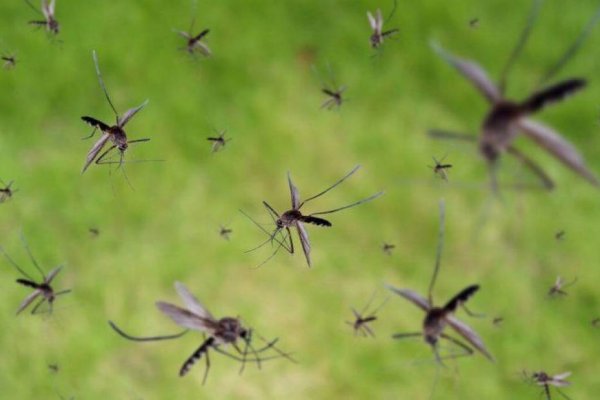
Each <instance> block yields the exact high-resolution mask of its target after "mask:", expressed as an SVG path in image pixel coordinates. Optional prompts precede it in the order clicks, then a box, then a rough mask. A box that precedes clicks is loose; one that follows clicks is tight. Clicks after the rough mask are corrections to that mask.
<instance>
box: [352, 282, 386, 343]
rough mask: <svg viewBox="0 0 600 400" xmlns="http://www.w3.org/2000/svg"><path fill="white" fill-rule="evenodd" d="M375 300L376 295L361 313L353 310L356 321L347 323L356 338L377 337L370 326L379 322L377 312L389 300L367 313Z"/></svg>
mask: <svg viewBox="0 0 600 400" xmlns="http://www.w3.org/2000/svg"><path fill="white" fill-rule="evenodd" d="M374 298H375V293H373V295H372V296H371V299H370V300H369V302H368V303H367V304H366V305H365V307H364V308H363V309H362V310H361V311H360V312H358V311H356V309H354V308H351V310H352V314H353V315H354V321H346V323H347V324H348V325H350V326H351V327H352V329H354V336H357V335H359V334H360V335H361V336H364V337H367V336H371V337H375V332H373V330H372V329H371V327H370V326H369V324H370V323H371V322H374V321H376V320H377V312H378V311H379V310H380V309H381V307H383V306H384V305H385V303H387V301H388V299H387V298H386V299H385V300H384V301H383V302H382V303H381V305H380V306H379V307H377V308H376V309H374V310H373V311H370V312H367V309H368V308H369V306H370V305H371V303H372V302H373V299H374Z"/></svg>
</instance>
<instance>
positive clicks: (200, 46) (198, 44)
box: [194, 41, 212, 57]
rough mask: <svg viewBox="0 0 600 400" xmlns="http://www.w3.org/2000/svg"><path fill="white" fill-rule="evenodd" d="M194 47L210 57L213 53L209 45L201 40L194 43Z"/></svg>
mask: <svg viewBox="0 0 600 400" xmlns="http://www.w3.org/2000/svg"><path fill="white" fill-rule="evenodd" d="M194 49H198V50H200V53H202V55H204V56H206V57H209V56H210V55H211V54H212V52H211V51H210V49H209V48H208V46H207V45H205V44H204V43H202V42H200V41H198V42H196V43H194Z"/></svg>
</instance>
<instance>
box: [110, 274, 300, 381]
mask: <svg viewBox="0 0 600 400" xmlns="http://www.w3.org/2000/svg"><path fill="white" fill-rule="evenodd" d="M175 289H176V290H177V293H178V294H179V297H181V300H182V301H183V303H184V304H185V307H186V308H185V309H184V308H181V307H179V306H176V305H173V304H170V303H166V302H162V301H157V302H156V307H157V308H158V309H159V310H160V311H162V312H163V313H164V314H165V315H166V316H168V317H169V318H171V319H172V320H173V321H174V322H175V323H176V324H177V325H180V326H183V327H185V328H186V330H184V331H183V332H180V333H177V334H174V335H166V336H154V337H134V336H131V335H128V334H127V333H125V332H123V331H122V330H121V329H120V328H119V327H117V325H115V324H114V323H113V322H112V321H109V324H110V326H111V327H112V328H113V329H114V330H115V331H116V332H117V333H118V334H119V335H121V336H123V337H124V338H126V339H129V340H134V341H142V342H145V341H157V340H169V339H176V338H179V337H181V336H183V335H184V334H185V333H187V332H188V330H189V329H192V330H197V331H200V332H203V333H204V334H205V335H206V336H207V337H205V339H204V342H203V343H202V344H201V345H200V347H198V349H197V350H196V351H194V353H192V355H191V356H190V357H189V358H188V359H187V360H186V361H185V362H184V363H183V365H182V367H181V369H180V370H179V376H184V375H186V374H187V373H188V372H189V371H190V369H191V368H192V366H193V365H194V364H195V363H196V362H197V361H198V360H200V358H202V357H203V356H204V360H205V363H206V369H205V371H204V377H203V379H202V383H203V384H204V382H206V378H207V376H208V371H209V369H210V359H209V350H214V351H215V352H217V353H220V354H223V355H225V356H227V357H229V358H231V359H234V360H236V361H239V362H240V363H242V366H241V369H240V373H241V372H242V371H243V370H244V367H245V364H246V362H256V363H257V366H258V368H260V366H261V362H263V361H267V360H272V359H276V358H287V359H289V360H290V361H294V360H293V359H292V358H291V357H290V355H289V354H288V353H284V352H282V351H281V350H279V349H278V348H277V347H276V346H275V344H276V343H277V341H278V339H274V340H272V341H270V342H266V341H265V343H266V345H265V346H264V347H262V348H259V349H256V348H254V346H253V345H252V338H253V331H252V330H251V329H247V328H245V327H243V326H242V324H241V323H240V320H239V319H238V318H231V317H224V318H221V319H216V318H215V317H213V315H212V314H211V313H210V312H209V311H208V310H207V309H206V308H205V307H204V306H203V305H202V304H200V302H199V301H198V299H196V297H194V295H192V294H191V293H190V292H189V291H188V289H187V288H186V287H185V286H184V285H183V284H182V283H180V282H175ZM261 339H262V338H261ZM239 340H242V341H243V342H244V349H243V350H242V349H241V348H240V347H239V346H238V341H239ZM262 340H264V339H262ZM226 345H230V346H232V347H233V349H234V350H235V351H236V353H229V352H227V351H225V350H223V349H222V348H221V347H224V346H226ZM270 349H272V350H274V351H275V352H277V355H272V356H266V357H260V356H259V354H260V353H262V352H264V351H267V350H270ZM250 354H251V356H250V358H249V357H248V356H249V355H250Z"/></svg>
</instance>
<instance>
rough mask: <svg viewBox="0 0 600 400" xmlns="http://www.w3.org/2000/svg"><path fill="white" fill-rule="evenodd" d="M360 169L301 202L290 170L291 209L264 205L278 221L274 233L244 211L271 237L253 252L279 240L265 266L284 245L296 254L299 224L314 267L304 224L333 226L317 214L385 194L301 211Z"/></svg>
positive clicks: (305, 252) (306, 252)
mask: <svg viewBox="0 0 600 400" xmlns="http://www.w3.org/2000/svg"><path fill="white" fill-rule="evenodd" d="M359 168H360V165H357V166H356V167H354V168H353V169H352V171H350V172H349V173H348V174H346V175H345V176H344V177H343V178H342V179H340V180H338V181H337V182H335V183H334V184H333V185H331V186H330V187H328V188H327V189H325V190H323V191H322V192H319V193H318V194H316V195H314V196H311V197H309V198H308V199H306V200H304V201H302V202H301V201H300V195H299V193H298V189H297V188H296V186H294V183H293V182H292V178H291V176H290V173H289V172H288V185H289V187H290V196H291V200H292V208H291V209H290V210H288V211H285V212H284V213H283V214H279V213H278V212H277V211H275V209H274V208H273V207H271V206H270V205H269V203H267V202H266V201H263V205H264V206H265V207H266V209H267V211H268V212H269V215H270V216H271V218H272V220H273V222H275V229H274V230H273V232H271V233H270V232H268V231H267V230H266V229H265V228H263V227H262V225H260V224H259V223H257V222H256V221H254V220H253V219H252V218H251V217H250V216H249V215H247V214H245V213H244V212H243V211H242V213H244V215H245V216H246V217H248V218H249V219H250V220H251V221H252V222H253V223H254V224H255V225H256V226H258V227H259V228H260V229H261V230H262V231H263V232H264V233H266V234H267V235H269V238H268V239H267V240H266V241H264V242H263V243H262V244H260V245H259V246H257V247H256V248H254V249H252V250H249V251H254V250H256V249H258V248H260V247H262V246H264V245H265V244H267V243H269V242H271V243H273V241H275V242H276V243H277V246H276V249H275V251H274V252H273V254H272V255H271V256H269V257H268V258H267V259H266V260H265V261H263V262H262V263H261V264H260V265H263V264H264V263H266V262H267V261H269V260H270V259H271V258H273V257H274V256H275V255H276V254H277V252H278V251H279V249H280V248H282V247H283V248H284V249H285V250H286V251H287V252H288V253H290V254H294V241H293V240H292V232H291V230H290V228H292V227H295V228H296V230H297V231H298V237H299V238H300V244H301V245H302V250H303V252H304V256H305V258H306V262H307V264H308V266H309V267H310V266H311V260H310V250H311V247H310V240H309V238H308V232H307V231H306V228H305V227H304V224H305V223H306V224H313V225H317V226H327V227H330V226H332V224H331V222H329V221H328V220H326V219H324V218H320V217H317V215H325V214H333V213H335V212H338V211H342V210H345V209H347V208H351V207H354V206H357V205H359V204H363V203H366V202H368V201H371V200H374V199H376V198H377V197H379V196H381V195H382V194H383V192H378V193H376V194H374V195H372V196H370V197H367V198H365V199H362V200H359V201H357V202H354V203H352V204H348V205H346V206H343V207H338V208H334V209H332V210H327V211H319V212H315V213H311V214H307V215H305V214H302V212H301V211H300V210H301V208H302V206H304V205H305V204H306V203H308V202H309V201H311V200H314V199H316V198H318V197H320V196H322V195H324V194H325V193H327V192H329V191H330V190H331V189H333V188H335V187H336V186H338V185H339V184H340V183H342V182H344V181H345V180H346V179H348V178H349V177H350V176H352V174H354V173H355V172H356V171H357V170H358V169H359ZM278 235H279V237H278ZM260 265H259V266H260Z"/></svg>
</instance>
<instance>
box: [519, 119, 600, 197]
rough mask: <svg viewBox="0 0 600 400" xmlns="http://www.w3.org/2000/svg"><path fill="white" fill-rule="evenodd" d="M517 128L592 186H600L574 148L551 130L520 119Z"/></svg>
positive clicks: (531, 121)
mask: <svg viewBox="0 0 600 400" xmlns="http://www.w3.org/2000/svg"><path fill="white" fill-rule="evenodd" d="M518 125H519V127H520V128H521V130H522V131H523V133H525V135H527V136H529V137H530V138H531V139H533V140H534V141H535V142H536V143H538V144H539V145H540V146H542V147H543V148H545V149H546V150H547V151H548V152H550V153H551V154H552V155H553V156H555V157H556V158H558V159H559V160H560V161H561V162H562V163H563V164H565V165H566V166H567V167H569V168H571V169H572V170H573V171H575V172H577V173H578V174H579V175H581V176H582V177H584V178H585V179H587V180H588V181H589V182H590V183H592V184H593V185H594V186H600V181H598V178H596V176H595V175H594V174H593V173H592V172H591V171H590V170H589V169H588V168H587V167H586V166H585V161H584V159H583V157H582V156H581V154H579V152H578V151H577V150H576V149H575V147H574V146H573V145H572V144H571V143H569V142H568V141H567V140H565V139H564V138H563V137H562V136H561V135H560V134H559V133H558V132H556V131H554V130H553V129H552V128H550V127H548V126H546V125H543V124H541V123H539V122H535V121H533V120H530V119H522V120H520V121H519V122H518Z"/></svg>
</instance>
